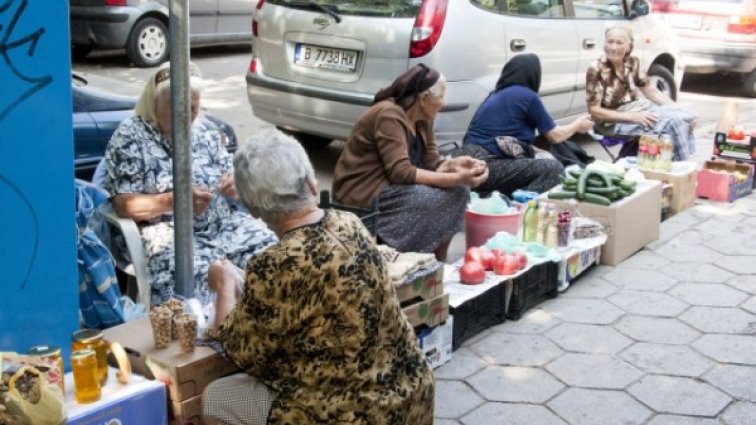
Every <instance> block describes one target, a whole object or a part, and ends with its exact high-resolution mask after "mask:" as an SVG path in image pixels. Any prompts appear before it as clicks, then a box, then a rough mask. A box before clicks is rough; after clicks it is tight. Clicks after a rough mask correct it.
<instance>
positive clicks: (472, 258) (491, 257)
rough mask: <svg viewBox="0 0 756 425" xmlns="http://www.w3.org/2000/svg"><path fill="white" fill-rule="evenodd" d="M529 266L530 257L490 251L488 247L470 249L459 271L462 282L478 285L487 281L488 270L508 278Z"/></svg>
mask: <svg viewBox="0 0 756 425" xmlns="http://www.w3.org/2000/svg"><path fill="white" fill-rule="evenodd" d="M527 266H528V256H527V255H526V254H525V253H523V252H518V251H515V252H513V253H511V254H507V253H505V252H504V251H502V250H500V249H491V250H489V249H488V248H486V247H483V246H481V247H477V246H474V247H470V248H468V249H467V251H465V257H464V260H463V264H462V267H461V268H460V269H459V280H460V282H462V283H464V284H467V285H477V284H479V283H483V281H485V280H486V270H493V272H494V274H496V275H500V276H508V275H513V274H515V273H517V272H518V271H520V270H523V269H524V268H526V267H527Z"/></svg>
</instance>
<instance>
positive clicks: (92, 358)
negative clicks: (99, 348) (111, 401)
mask: <svg viewBox="0 0 756 425" xmlns="http://www.w3.org/2000/svg"><path fill="white" fill-rule="evenodd" d="M71 369H72V370H73V378H74V395H75V396H76V401H77V402H78V403H92V402H95V401H97V400H99V399H100V397H101V396H102V390H101V389H100V377H99V368H98V367H97V354H96V353H95V350H93V349H91V348H85V349H83V350H79V351H74V352H73V353H71Z"/></svg>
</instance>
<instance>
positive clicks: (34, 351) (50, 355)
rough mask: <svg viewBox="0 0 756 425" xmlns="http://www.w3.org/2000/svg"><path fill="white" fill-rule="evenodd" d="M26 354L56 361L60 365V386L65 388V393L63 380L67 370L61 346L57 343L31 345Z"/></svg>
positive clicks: (64, 391)
mask: <svg viewBox="0 0 756 425" xmlns="http://www.w3.org/2000/svg"><path fill="white" fill-rule="evenodd" d="M26 354H29V355H30V356H36V357H41V358H43V359H47V360H51V361H53V362H55V364H56V365H57V367H58V376H57V378H58V386H60V389H61V390H63V394H65V393H66V385H65V382H64V380H63V376H65V371H64V370H63V356H62V355H61V352H60V347H58V346H55V345H36V346H34V347H31V348H30V349H29V351H27V353H26Z"/></svg>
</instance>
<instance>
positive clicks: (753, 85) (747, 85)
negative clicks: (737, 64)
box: [743, 69, 756, 97]
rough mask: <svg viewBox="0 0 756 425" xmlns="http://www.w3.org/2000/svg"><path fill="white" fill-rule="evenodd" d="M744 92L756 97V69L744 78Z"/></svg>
mask: <svg viewBox="0 0 756 425" xmlns="http://www.w3.org/2000/svg"><path fill="white" fill-rule="evenodd" d="M743 94H745V95H746V96H750V97H756V69H754V70H753V71H751V73H750V74H749V75H746V77H745V79H743Z"/></svg>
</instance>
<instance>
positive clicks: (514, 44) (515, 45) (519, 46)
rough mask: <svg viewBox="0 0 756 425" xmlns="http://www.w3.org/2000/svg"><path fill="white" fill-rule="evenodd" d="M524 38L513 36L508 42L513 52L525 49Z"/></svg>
mask: <svg viewBox="0 0 756 425" xmlns="http://www.w3.org/2000/svg"><path fill="white" fill-rule="evenodd" d="M525 46H526V44H525V40H523V39H521V38H515V39H514V40H512V41H510V42H509V48H510V49H512V51H513V52H520V51H522V50H525Z"/></svg>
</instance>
